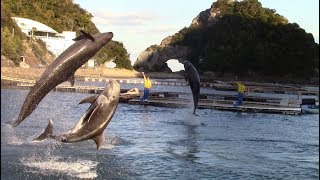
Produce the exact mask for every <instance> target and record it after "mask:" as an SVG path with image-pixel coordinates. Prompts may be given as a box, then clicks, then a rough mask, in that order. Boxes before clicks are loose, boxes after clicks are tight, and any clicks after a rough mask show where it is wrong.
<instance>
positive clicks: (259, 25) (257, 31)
mask: <svg viewBox="0 0 320 180" xmlns="http://www.w3.org/2000/svg"><path fill="white" fill-rule="evenodd" d="M169 59H178V60H179V61H181V62H182V61H184V60H189V61H191V62H192V63H193V64H194V65H195V67H196V68H197V69H198V71H199V73H200V74H205V73H207V72H211V74H214V75H215V76H216V77H223V76H235V75H237V76H243V77H255V76H257V77H258V76H259V77H275V78H283V77H285V78H287V79H295V78H297V79H306V80H308V79H311V78H313V77H319V44H317V43H315V41H314V37H313V35H312V34H311V33H307V32H306V31H305V30H304V29H302V28H300V27H299V25H298V24H296V23H288V20H287V19H286V18H285V17H283V16H281V15H279V14H277V13H276V11H275V10H273V9H268V8H263V7H262V5H261V3H260V2H259V1H258V0H242V1H233V0H217V1H216V2H214V3H213V4H212V6H211V7H210V8H209V9H207V10H205V11H202V12H201V13H199V15H198V16H197V17H196V18H194V19H193V21H192V23H191V25H190V26H189V27H185V28H183V29H181V30H180V31H179V32H177V33H175V34H174V35H172V36H169V37H167V38H165V39H164V40H163V41H162V42H161V44H160V45H152V46H150V47H149V48H147V49H146V50H145V51H143V52H142V53H141V54H140V56H139V57H138V59H137V61H136V62H135V64H134V68H135V69H136V70H144V71H170V70H168V67H167V65H166V63H165V62H166V61H167V60H169ZM317 79H318V78H317Z"/></svg>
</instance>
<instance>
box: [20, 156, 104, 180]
mask: <svg viewBox="0 0 320 180" xmlns="http://www.w3.org/2000/svg"><path fill="white" fill-rule="evenodd" d="M20 161H21V163H22V164H23V165H24V166H28V167H31V168H34V169H32V170H31V171H32V172H33V173H41V174H53V173H63V174H66V175H67V176H71V177H77V178H81V179H82V178H83V179H92V178H96V177H97V165H98V162H95V161H89V160H77V161H73V162H72V161H71V160H69V159H68V160H67V161H65V160H63V158H62V157H59V156H51V157H49V158H48V159H43V158H36V157H35V156H33V157H29V158H22V159H20Z"/></svg>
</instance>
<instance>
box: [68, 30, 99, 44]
mask: <svg viewBox="0 0 320 180" xmlns="http://www.w3.org/2000/svg"><path fill="white" fill-rule="evenodd" d="M80 31H81V33H82V35H80V36H78V37H76V38H74V39H72V40H74V41H79V40H81V39H90V40H91V41H94V38H93V37H92V36H91V34H89V33H86V32H84V31H82V30H80Z"/></svg>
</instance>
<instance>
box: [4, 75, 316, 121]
mask: <svg viewBox="0 0 320 180" xmlns="http://www.w3.org/2000/svg"><path fill="white" fill-rule="evenodd" d="M1 78H2V79H3V80H8V81H12V82H15V84H14V86H13V87H16V88H19V89H30V88H31V87H32V86H33V85H34V81H32V80H24V81H21V80H20V79H17V78H7V77H3V76H2V77H1ZM117 81H119V83H130V82H128V81H126V82H125V81H120V80H117ZM137 83H140V82H137ZM161 84H162V83H161ZM165 84H166V83H165ZM171 84H172V82H171ZM171 84H170V83H169V82H168V85H171ZM181 85H184V84H181ZM104 88H105V87H96V86H79V85H75V86H70V85H69V83H63V84H60V85H58V86H57V87H55V88H54V89H53V91H60V92H75V93H91V94H99V93H101V92H102V91H103V90H104ZM128 90H129V89H121V96H120V103H128V104H132V105H149V106H162V107H174V108H179V107H193V102H192V100H191V99H190V97H192V95H191V94H190V93H178V92H151V93H150V98H149V100H148V102H141V101H140V99H139V98H140V97H141V96H142V92H140V93H137V94H130V95H123V94H124V93H125V92H127V91H128ZM307 92H308V91H307ZM309 92H310V91H309ZM317 95H318V92H317ZM235 99H236V95H222V94H201V95H200V100H199V103H198V108H199V109H201V108H202V109H217V110H226V111H238V112H257V113H259V112H262V113H280V114H291V115H297V114H300V113H301V108H300V107H299V104H300V102H298V101H297V100H296V99H287V98H271V97H268V98H266V97H257V96H249V95H246V96H245V97H244V101H243V105H242V107H234V106H233V102H234V100H235Z"/></svg>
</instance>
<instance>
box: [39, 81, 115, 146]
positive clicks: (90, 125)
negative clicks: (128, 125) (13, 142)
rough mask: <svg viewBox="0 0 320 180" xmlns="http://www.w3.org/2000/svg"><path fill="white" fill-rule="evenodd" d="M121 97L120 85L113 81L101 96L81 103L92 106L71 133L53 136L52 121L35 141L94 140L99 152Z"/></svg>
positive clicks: (66, 141) (70, 141) (69, 141)
mask: <svg viewBox="0 0 320 180" xmlns="http://www.w3.org/2000/svg"><path fill="white" fill-rule="evenodd" d="M119 96H120V85H119V83H117V82H116V81H115V80H112V81H111V82H110V83H109V84H108V85H107V87H106V88H105V89H104V91H103V92H102V93H101V94H99V95H94V96H90V97H88V98H86V99H84V100H82V101H81V102H80V103H79V104H82V103H91V106H90V107H89V108H88V109H87V111H86V112H85V114H84V115H83V116H82V117H81V119H80V120H79V121H78V123H77V124H76V125H75V126H74V127H73V128H72V129H71V130H70V131H68V132H66V133H63V134H61V135H53V123H52V120H51V119H50V120H49V124H48V126H47V127H46V129H45V130H44V132H43V133H42V134H41V135H40V136H39V137H37V138H35V139H34V140H33V141H42V140H44V139H46V138H48V137H51V138H53V139H55V140H58V141H61V142H65V143H74V142H80V141H85V140H88V139H92V140H94V141H95V143H96V144H97V150H99V149H100V146H101V145H102V143H103V142H104V133H103V132H104V129H105V128H106V127H107V125H108V124H109V122H110V121H111V119H112V117H113V115H114V113H115V111H116V109H117V106H118V102H119Z"/></svg>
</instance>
